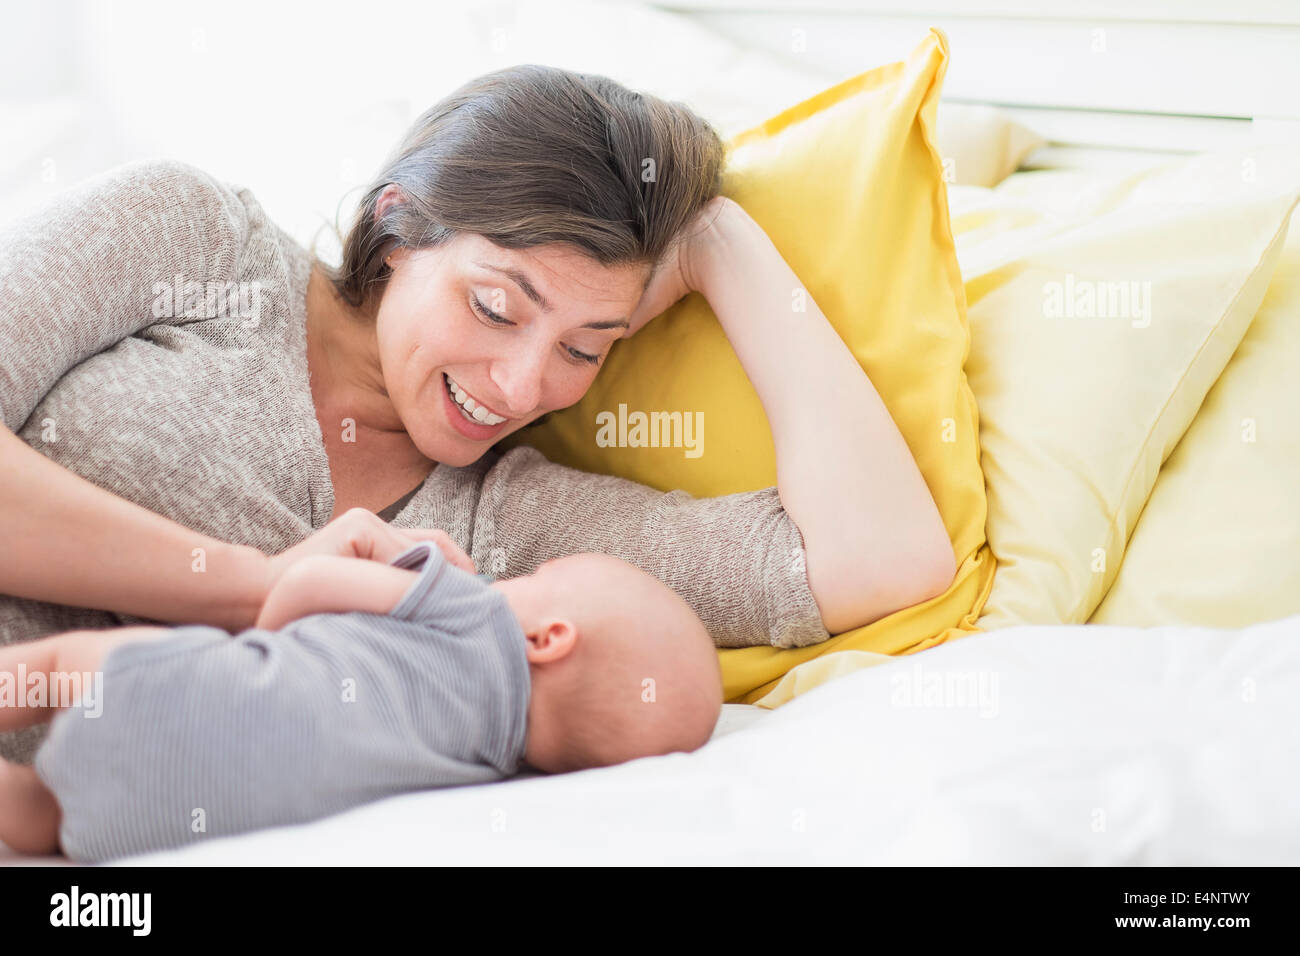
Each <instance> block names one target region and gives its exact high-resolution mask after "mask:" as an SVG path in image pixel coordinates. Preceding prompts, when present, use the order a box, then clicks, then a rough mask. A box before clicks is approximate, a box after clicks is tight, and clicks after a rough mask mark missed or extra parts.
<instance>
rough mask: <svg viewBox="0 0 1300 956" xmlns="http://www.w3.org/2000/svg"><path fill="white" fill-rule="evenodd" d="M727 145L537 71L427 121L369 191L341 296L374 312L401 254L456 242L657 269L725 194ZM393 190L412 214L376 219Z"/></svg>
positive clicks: (498, 76)
mask: <svg viewBox="0 0 1300 956" xmlns="http://www.w3.org/2000/svg"><path fill="white" fill-rule="evenodd" d="M723 163H724V148H723V145H722V142H721V140H720V139H719V137H718V134H717V132H716V131H715V130H714V129H713V127H711V126H710V125H709V124H708V123H707V122H706V121H705V120H703V119H701V118H700V117H699V116H697V115H696V114H695V113H693V112H692V111H691V110H690V109H689V108H688V107H686V106H685V105H683V104H680V103H672V102H666V101H664V100H661V99H658V98H656V97H654V96H650V95H647V94H644V93H637V92H634V91H632V90H629V89H627V88H626V87H624V86H622V85H620V84H618V83H616V82H615V81H613V80H611V79H609V78H608V77H604V76H597V75H593V74H585V73H572V72H569V71H567V70H562V69H559V68H556V67H549V66H541V65H537V64H525V65H520V66H512V67H507V68H505V69H502V70H496V71H494V72H491V73H487V74H484V75H483V76H480V77H478V78H476V79H473V80H471V81H469V82H468V83H466V84H465V85H463V86H461V87H460V88H459V89H457V90H456V91H455V92H453V93H451V94H450V95H449V96H447V97H445V98H444V99H442V100H441V101H439V102H438V103H437V104H435V105H434V106H433V107H432V108H430V109H429V110H427V111H426V112H425V113H424V114H423V115H422V116H421V117H420V118H419V119H418V120H416V121H415V124H414V125H413V126H412V128H411V129H410V131H409V132H408V133H407V134H406V136H405V138H404V139H403V141H402V143H401V144H400V145H399V146H398V148H397V150H396V151H395V152H394V153H393V154H392V155H391V156H390V157H389V159H388V160H387V161H386V162H385V164H384V168H383V170H382V171H381V172H380V173H379V175H378V176H377V177H376V178H375V180H374V181H373V182H372V183H371V184H370V186H369V187H368V188H367V189H366V192H365V195H364V197H363V198H362V200H361V203H360V206H359V208H358V209H357V212H356V217H355V219H354V221H353V224H352V227H351V229H350V230H349V232H348V234H347V236H346V237H345V238H344V239H343V258H342V262H341V264H340V266H339V267H338V268H337V269H333V268H329V267H326V269H325V271H326V274H327V275H329V277H330V279H331V281H332V282H333V284H334V287H335V289H336V290H337V291H338V294H339V296H340V297H341V298H342V299H343V300H344V301H346V302H347V303H349V304H350V305H351V306H353V307H354V308H363V307H364V308H368V307H369V306H370V305H372V304H373V302H375V301H377V299H374V298H372V297H373V296H375V295H376V294H379V295H382V292H383V287H384V285H385V283H386V281H387V279H388V275H389V268H388V266H387V265H385V263H384V259H385V258H386V257H387V256H388V255H389V254H390V253H391V252H392V251H393V250H394V249H396V248H398V247H400V246H406V247H409V248H416V249H419V248H427V247H430V246H436V245H439V244H441V243H443V242H445V241H447V240H448V239H450V238H451V237H452V236H454V235H455V234H456V233H459V232H469V233H477V234H478V235H481V236H484V237H485V238H487V239H489V240H491V241H492V242H494V243H496V244H498V245H500V246H504V247H506V248H510V249H520V248H527V247H530V246H536V245H541V244H543V243H567V244H570V245H571V246H574V247H576V248H577V249H578V250H580V251H582V252H585V253H586V254H587V255H589V256H590V257H591V258H592V259H594V260H595V261H597V262H599V263H600V264H601V265H624V264H644V265H651V266H653V265H654V264H655V263H656V262H658V261H659V259H660V257H661V256H662V255H663V254H664V252H665V251H666V250H668V249H669V248H670V246H671V245H672V242H673V239H674V237H675V236H676V235H677V233H678V232H679V231H680V230H681V229H682V227H683V226H685V225H686V224H687V223H689V222H690V221H691V219H692V218H693V217H694V216H695V215H696V214H697V213H698V212H699V211H700V210H701V209H702V208H703V206H704V205H705V204H706V203H707V202H708V201H709V200H710V199H712V198H713V197H715V196H717V195H719V193H720V192H721V189H722V171H723ZM390 183H395V184H396V185H397V186H399V187H400V188H401V191H402V193H403V199H404V201H403V202H400V203H395V204H393V205H391V206H389V207H388V208H387V210H386V212H385V214H384V215H383V216H382V217H380V218H378V219H376V216H375V209H376V205H377V202H378V199H379V196H380V194H381V193H382V192H383V190H384V188H385V187H386V186H388V185H389V184H390Z"/></svg>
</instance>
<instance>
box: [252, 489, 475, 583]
mask: <svg viewBox="0 0 1300 956" xmlns="http://www.w3.org/2000/svg"><path fill="white" fill-rule="evenodd" d="M421 541H432V542H433V543H434V544H436V545H437V546H438V550H439V551H441V552H442V553H443V556H444V557H446V559H447V561H448V562H450V563H451V564H454V565H455V566H456V567H458V568H461V569H463V570H465V571H468V572H469V573H470V574H476V573H478V572H477V569H476V568H475V567H474V562H473V561H472V560H471V559H470V556H469V555H468V554H466V553H465V552H464V551H462V550H461V549H460V548H459V547H457V545H456V543H455V542H454V541H452V540H451V536H450V535H448V534H447V532H445V531H443V530H442V529H441V528H394V527H393V526H392V525H390V524H388V523H387V522H386V521H384V519H382V518H380V517H379V516H378V515H377V514H375V513H374V512H372V511H367V510H366V509H365V508H351V509H349V510H347V511H345V512H344V513H343V514H341V515H339V516H338V517H337V518H335V519H334V520H333V521H331V522H330V523H329V524H327V525H326V526H325V527H323V528H321V529H320V530H319V531H317V532H316V533H315V534H313V535H312V536H311V537H310V538H308V539H307V540H305V541H302V542H300V543H298V544H296V545H294V546H293V547H292V548H289V549H287V550H285V551H282V552H280V553H279V554H277V555H275V556H274V557H272V558H270V559H269V560H268V563H267V578H266V590H265V592H264V594H267V595H269V594H270V593H271V589H272V588H273V587H275V583H276V581H278V580H279V579H280V577H281V575H283V574H284V572H285V571H287V570H288V569H289V568H290V567H292V566H293V565H294V564H296V563H297V562H298V561H301V560H302V559H303V558H305V557H309V556H310V555H326V556H331V557H344V558H366V559H369V560H371V561H380V562H383V563H385V564H387V563H389V562H390V561H392V560H393V558H395V557H397V556H398V555H399V554H401V553H402V552H403V551H405V550H406V549H407V548H409V547H410V546H411V545H413V544H418V543H419V542H421Z"/></svg>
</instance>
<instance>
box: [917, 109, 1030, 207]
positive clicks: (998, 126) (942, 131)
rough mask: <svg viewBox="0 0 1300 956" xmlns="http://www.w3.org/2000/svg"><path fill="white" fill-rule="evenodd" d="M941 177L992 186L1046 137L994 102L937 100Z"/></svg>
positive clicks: (1014, 167) (1014, 168)
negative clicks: (1013, 117) (941, 101)
mask: <svg viewBox="0 0 1300 956" xmlns="http://www.w3.org/2000/svg"><path fill="white" fill-rule="evenodd" d="M935 137H936V139H937V140H938V144H939V152H940V153H941V154H942V156H943V172H944V177H945V178H946V179H947V180H948V182H950V183H957V184H959V185H963V186H996V185H997V184H998V183H1000V182H1002V180H1004V179H1006V178H1007V177H1008V176H1010V175H1011V174H1012V173H1014V172H1015V171H1016V169H1017V168H1018V167H1019V166H1020V164H1021V163H1022V162H1024V160H1025V157H1026V156H1028V155H1029V154H1030V153H1032V152H1033V151H1034V150H1036V149H1037V148H1038V147H1040V146H1043V145H1046V143H1047V140H1045V139H1044V138H1043V137H1042V136H1039V135H1038V134H1037V133H1035V132H1034V131H1033V130H1031V129H1029V128H1028V127H1026V126H1022V125H1021V124H1020V123H1017V122H1016V121H1015V120H1013V119H1012V118H1011V117H1010V116H1008V115H1007V113H1006V112H1005V111H1003V110H1000V109H998V108H997V107H996V106H987V105H983V104H978V103H940V104H939V118H938V122H937V124H936V126H935Z"/></svg>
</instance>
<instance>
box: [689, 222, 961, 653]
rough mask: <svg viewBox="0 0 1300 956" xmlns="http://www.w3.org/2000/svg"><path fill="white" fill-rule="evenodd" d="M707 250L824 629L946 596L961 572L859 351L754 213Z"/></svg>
mask: <svg viewBox="0 0 1300 956" xmlns="http://www.w3.org/2000/svg"><path fill="white" fill-rule="evenodd" d="M702 248H703V251H701V252H700V253H699V257H698V258H697V259H696V260H695V266H696V270H697V271H696V275H695V279H694V284H695V286H696V288H698V289H700V291H701V292H702V294H703V295H704V296H705V298H706V299H707V300H708V302H709V305H710V307H711V308H712V309H713V311H714V313H715V314H716V315H717V317H718V321H719V322H720V323H721V325H722V327H723V330H724V331H725V332H726V334H727V337H728V339H729V340H730V342H731V345H732V348H733V349H735V352H736V355H737V356H738V357H739V359H740V362H741V364H742V365H743V366H744V369H745V372H746V373H747V374H748V376H749V378H750V381H751V382H752V383H753V385H754V388H755V390H756V391H757V392H758V396H759V399H760V400H761V401H762V404H763V408H764V410H765V411H766V413H767V418H768V422H769V424H770V426H771V429H772V438H773V442H774V444H775V447H776V465H777V485H778V490H779V492H780V495H781V501H782V505H783V506H784V507H785V509H786V511H787V512H788V513H789V514H790V517H791V518H792V519H793V521H794V522H795V524H796V525H797V526H798V527H799V530H800V532H801V533H802V535H803V538H804V544H805V548H806V551H807V571H808V583H809V586H810V588H811V589H812V592H813V596H814V597H815V598H816V599H817V603H818V606H819V607H820V608H821V610H822V616H823V622H824V623H825V625H826V628H827V630H829V631H830V632H831V633H842V632H843V631H846V630H850V629H852V628H854V627H859V626H861V625H863V624H867V623H870V622H871V621H874V620H876V619H877V618H880V617H883V616H884V615H886V614H889V613H892V612H893V611H895V610H898V609H899V608H903V607H908V606H910V605H912V604H916V603H919V602H921V601H924V600H928V599H929V598H931V597H933V596H934V595H936V594H939V593H942V592H943V591H944V590H946V589H947V587H948V586H949V584H951V583H952V578H953V575H954V574H955V572H956V568H955V562H954V555H953V549H952V543H951V541H950V540H949V538H948V534H947V531H946V530H945V528H944V525H943V520H942V518H941V516H940V514H939V511H938V509H937V508H936V506H935V503H934V499H933V497H932V496H931V495H930V491H929V488H928V487H927V486H926V483H925V479H924V477H923V476H922V475H921V472H920V469H918V468H917V466H916V461H915V459H913V457H912V454H911V451H910V450H909V449H908V447H907V443H906V441H905V440H904V439H903V437H902V435H901V434H900V433H899V431H898V427H897V426H896V425H895V424H894V421H893V419H892V418H891V417H890V415H889V412H888V410H887V409H886V408H885V405H884V403H883V402H882V401H881V399H880V396H879V394H878V393H877V392H876V389H875V387H874V386H873V385H872V384H871V381H870V379H868V377H867V374H866V372H864V371H863V369H862V367H861V366H860V365H859V364H858V362H857V360H856V359H855V358H854V356H853V353H852V352H851V351H850V350H849V348H848V346H847V345H846V344H845V343H844V341H843V340H842V339H841V338H840V337H839V335H838V334H837V333H836V331H835V329H834V328H833V327H832V326H831V324H830V322H829V321H827V319H826V317H825V315H824V314H823V313H822V311H821V309H820V308H818V306H817V304H816V303H815V302H814V301H813V299H812V297H811V296H808V295H805V296H804V297H803V302H804V307H805V311H795V310H794V308H793V307H792V302H793V301H795V298H794V294H795V292H796V290H799V289H801V288H802V286H801V283H800V282H799V279H798V278H797V277H796V276H795V274H794V272H793V271H792V270H791V268H790V266H789V265H788V264H787V263H786V261H785V259H783V258H782V256H781V254H780V252H778V251H777V249H776V247H775V246H774V245H773V244H772V241H771V239H770V238H769V237H768V235H767V234H766V233H765V232H764V231H763V229H762V227H760V226H759V225H758V224H757V223H756V222H755V221H754V220H753V219H752V218H750V217H749V216H748V214H746V213H745V212H744V210H743V209H740V207H738V206H737V207H734V208H729V209H728V210H727V212H726V214H724V215H721V216H719V217H718V218H717V220H715V223H714V226H713V232H712V233H711V235H710V239H709V241H708V242H707V243H703V244H702ZM881 281H888V279H887V278H882V280H881ZM935 427H936V428H938V427H939V425H938V423H937V422H936V423H935Z"/></svg>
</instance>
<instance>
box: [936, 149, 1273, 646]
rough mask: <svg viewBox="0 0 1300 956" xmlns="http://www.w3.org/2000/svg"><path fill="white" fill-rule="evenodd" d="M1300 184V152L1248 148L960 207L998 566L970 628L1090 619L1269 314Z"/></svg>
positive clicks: (1070, 176)
mask: <svg viewBox="0 0 1300 956" xmlns="http://www.w3.org/2000/svg"><path fill="white" fill-rule="evenodd" d="M1296 179H1297V171H1296V167H1295V164H1294V154H1293V153H1292V154H1278V153H1277V152H1276V151H1272V150H1256V151H1253V152H1244V153H1232V154H1221V155H1213V154H1207V155H1203V156H1198V157H1194V158H1191V159H1187V160H1181V161H1178V162H1175V163H1170V164H1165V165H1163V166H1161V167H1158V168H1153V169H1149V170H1144V171H1142V172H1138V173H1133V174H1124V175H1116V174H1113V173H1111V174H1106V175H1097V174H1089V173H1081V172H1074V171H1059V172H1029V173H1017V174H1016V175H1014V176H1012V177H1011V178H1009V179H1007V180H1006V181H1005V182H1003V183H1002V184H1001V185H1000V186H998V187H997V188H996V189H994V190H984V191H976V190H972V189H971V188H969V187H968V188H967V189H966V190H959V191H955V194H954V200H953V201H954V206H953V208H954V210H956V212H955V213H954V217H953V226H954V231H955V233H956V235H957V243H958V255H959V258H960V260H961V266H962V273H963V275H964V277H965V281H966V295H967V301H968V303H969V315H970V323H971V335H972V340H971V354H970V359H969V361H968V362H967V364H966V372H967V375H968V376H969V378H970V384H971V387H972V388H973V389H974V392H975V397H976V398H977V400H978V401H979V407H980V422H981V436H980V442H981V450H982V456H983V457H982V463H983V466H984V473H985V478H986V480H987V486H988V508H989V515H988V538H989V544H990V545H991V546H992V549H993V553H994V554H995V555H996V557H997V562H998V573H997V580H996V581H995V582H994V586H993V593H992V594H991V595H990V596H989V599H988V602H987V604H986V605H985V609H984V614H983V615H982V616H981V618H980V619H979V621H978V625H979V627H980V628H982V629H985V630H992V629H994V628H998V627H1005V626H1008V625H1015V624H1081V623H1083V622H1084V621H1086V620H1087V619H1088V618H1089V616H1090V615H1091V614H1092V612H1093V610H1094V609H1095V608H1096V607H1097V605H1098V604H1099V603H1100V601H1101V599H1102V597H1103V596H1104V594H1105V593H1106V589H1107V588H1108V587H1109V586H1110V584H1111V582H1112V581H1113V580H1114V577H1115V574H1116V572H1117V571H1118V570H1119V567H1120V560H1121V558H1122V557H1123V554H1124V546H1125V543H1126V542H1127V540H1128V537H1129V534H1130V533H1131V531H1132V529H1133V526H1134V524H1135V522H1136V521H1137V518H1138V515H1139V514H1140V513H1141V511H1142V507H1143V505H1144V503H1145V502H1146V500H1147V498H1148V496H1149V495H1150V493H1151V490H1152V488H1153V486H1154V485H1155V481H1156V475H1157V473H1158V471H1159V469H1160V465H1161V462H1163V461H1164V459H1165V458H1166V457H1168V455H1169V453H1170V452H1171V451H1172V450H1173V448H1174V446H1175V445H1176V444H1177V443H1178V440H1179V438H1180V437H1181V436H1182V434H1183V432H1184V431H1186V429H1187V427H1188V425H1189V424H1190V423H1191V421H1192V418H1193V416H1194V415H1195V414H1196V410H1197V408H1198V407H1199V406H1200V404H1201V402H1202V401H1203V400H1204V398H1205V395H1206V393H1207V392H1208V391H1209V390H1210V387H1211V386H1212V385H1213V384H1214V382H1215V380H1216V379H1217V378H1218V377H1219V375H1220V373H1221V372H1222V371H1223V369H1224V366H1225V365H1226V364H1227V362H1228V359H1229V357H1230V356H1231V355H1232V353H1233V350H1234V349H1235V348H1236V347H1237V345H1238V343H1240V341H1241V339H1242V337H1243V335H1244V334H1245V332H1246V329H1247V327H1248V326H1249V324H1250V321H1251V319H1252V317H1253V316H1254V315H1255V312H1256V310H1257V308H1258V306H1259V303H1260V300H1261V299H1262V298H1263V295H1264V290H1265V288H1266V287H1267V285H1268V282H1269V278H1270V276H1271V275H1272V272H1273V269H1274V267H1275V265H1276V261H1277V255H1278V251H1279V248H1280V246H1281V241H1282V237H1283V236H1284V235H1285V231H1286V225H1287V220H1288V217H1289V215H1290V212H1291V209H1292V207H1293V206H1294V205H1295V203H1296V199H1297V183H1296ZM969 197H973V199H971V198H969ZM1243 414H1244V413H1243ZM1261 414H1262V413H1261ZM1178 520H1182V521H1185V522H1187V523H1189V524H1194V523H1195V522H1198V521H1200V520H1202V519H1201V517H1200V516H1198V515H1195V514H1190V513H1189V514H1183V515H1182V516H1181V518H1180V519H1178ZM1203 558H1204V560H1206V561H1207V562H1211V561H1213V563H1215V564H1216V566H1217V565H1218V561H1217V560H1214V559H1212V558H1211V556H1210V555H1208V554H1207V555H1203Z"/></svg>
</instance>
